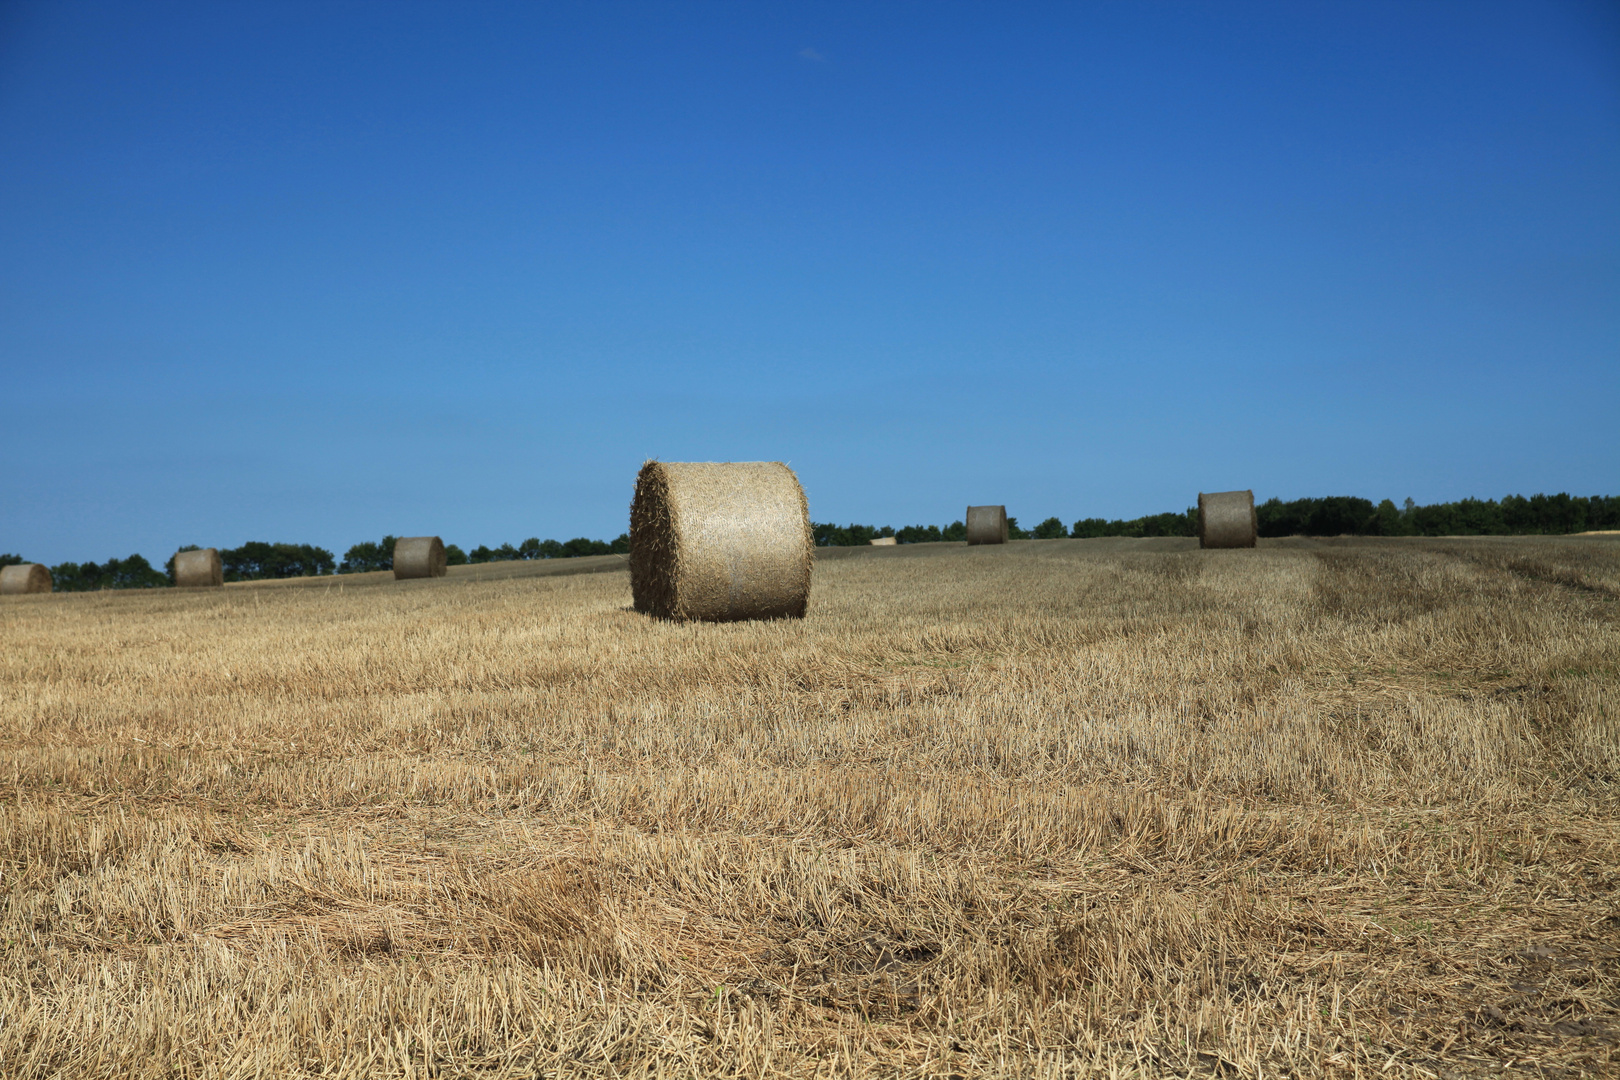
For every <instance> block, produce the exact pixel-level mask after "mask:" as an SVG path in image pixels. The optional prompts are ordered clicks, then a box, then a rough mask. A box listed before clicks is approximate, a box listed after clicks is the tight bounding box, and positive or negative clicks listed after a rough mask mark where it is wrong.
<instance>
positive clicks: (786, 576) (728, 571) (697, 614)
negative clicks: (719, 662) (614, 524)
mask: <svg viewBox="0 0 1620 1080" xmlns="http://www.w3.org/2000/svg"><path fill="white" fill-rule="evenodd" d="M814 561H815V537H814V535H813V534H812V533H811V531H810V508H809V505H808V504H807V503H806V502H805V498H804V489H803V488H802V487H800V486H799V478H798V477H797V476H795V475H794V474H793V470H792V469H790V468H788V467H787V466H786V465H784V464H782V463H781V462H779V461H735V462H675V461H649V462H647V463H646V464H645V465H643V466H642V467H641V473H640V474H639V475H638V476H637V477H636V495H635V501H634V502H633V503H631V505H630V591H631V594H632V595H633V597H634V599H635V607H636V610H637V611H642V612H646V613H648V614H651V615H657V616H660V617H663V618H667V619H701V620H705V621H709V622H728V621H732V620H737V619H773V618H795V619H798V618H803V617H804V612H805V608H806V606H807V605H808V604H809V602H810V567H811V565H812V564H813V563H814Z"/></svg>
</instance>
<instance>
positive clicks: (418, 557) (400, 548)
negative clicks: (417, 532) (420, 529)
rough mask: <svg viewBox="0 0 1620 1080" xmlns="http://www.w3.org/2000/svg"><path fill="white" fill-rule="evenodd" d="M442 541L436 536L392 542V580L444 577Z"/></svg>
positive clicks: (403, 538) (414, 537)
mask: <svg viewBox="0 0 1620 1080" xmlns="http://www.w3.org/2000/svg"><path fill="white" fill-rule="evenodd" d="M444 570H445V562H444V541H443V540H440V539H439V538H438V537H437V536H406V537H401V538H400V539H398V540H396V541H394V580H395V581H400V580H402V579H404V578H428V577H444Z"/></svg>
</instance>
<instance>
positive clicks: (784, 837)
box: [0, 540, 1620, 1076]
mask: <svg viewBox="0 0 1620 1080" xmlns="http://www.w3.org/2000/svg"><path fill="white" fill-rule="evenodd" d="M1143 547H1145V545H1144V546H1143ZM922 555H926V556H927V557H920V556H922ZM1617 596H1620V545H1617V544H1614V543H1612V542H1603V541H1584V542H1583V541H1568V540H1565V541H1553V540H1547V541H1531V540H1524V541H1476V542H1467V541H1442V542H1359V543H1358V542H1343V543H1316V544H1310V543H1294V544H1279V545H1273V546H1270V547H1262V548H1261V549H1259V550H1255V551H1213V552H1199V551H1196V550H1194V551H1154V550H1143V549H1142V548H1140V547H1133V546H1132V545H1130V544H1121V543H1117V542H1115V543H1108V544H1089V543H1086V542H1064V541H1060V542H1051V543H1027V544H1012V545H1008V546H1007V547H1005V548H974V549H964V548H955V549H942V550H939V551H937V552H934V553H926V552H906V551H904V550H903V549H902V550H901V551H899V552H893V551H890V552H873V553H861V557H857V558H843V559H839V560H834V561H828V562H826V563H824V564H823V565H820V566H818V567H817V569H816V574H815V588H814V593H813V597H812V603H811V610H810V616H809V618H807V619H805V620H803V621H782V622H770V623H747V624H730V625H719V626H715V625H680V624H674V623H666V622H660V621H656V620H651V619H647V618H645V617H643V616H640V615H637V614H635V613H634V612H632V611H631V610H629V588H628V580H627V578H626V577H625V576H624V575H622V574H592V575H588V576H578V577H547V578H531V579H521V578H520V579H514V580H504V581H467V580H457V579H454V578H452V579H444V580H439V581H428V582H409V583H400V584H399V585H398V586H394V587H386V588H384V587H372V588H348V589H345V588H340V587H320V588H254V587H243V588H228V589H224V590H219V591H215V592H208V593H203V592H173V591H167V590H165V591H162V592H155V593H149V594H141V595H135V594H127V593H126V594H111V593H109V594H99V595H91V596H74V597H63V596H45V597H23V598H16V599H15V600H12V601H8V602H7V603H6V604H4V605H3V606H0V631H3V633H4V643H5V647H4V652H3V655H0V742H3V745H4V748H5V754H4V760H5V761H6V765H5V766H4V771H3V772H0V798H3V801H0V873H3V875H4V877H3V879H0V880H3V881H4V889H5V891H4V897H5V906H4V911H3V915H0V941H3V945H0V949H3V953H0V956H3V959H0V1073H4V1074H5V1075H8V1076H9V1075H18V1076H47V1075H106V1076H113V1075H117V1076H142V1075H150V1076H171V1075H197V1076H257V1075H263V1076H269V1075H278V1076H284V1075H292V1076H300V1075H304V1076H331V1075H366V1076H411V1075H471V1074H477V1075H480V1076H500V1075H511V1076H528V1075H535V1074H536V1073H545V1072H547V1071H548V1070H549V1071H550V1072H553V1073H556V1074H559V1075H572V1074H600V1075H621V1076H635V1075H649V1076H652V1075H718V1074H737V1075H758V1076H775V1075H782V1076H799V1075H805V1076H808V1075H848V1076H857V1075H859V1076H864V1075H916V1076H932V1075H938V1076H949V1075H1007V1076H1024V1075H1040V1074H1048V1075H1069V1074H1082V1073H1087V1072H1089V1071H1093V1070H1109V1071H1115V1072H1120V1073H1127V1074H1128V1073H1131V1072H1135V1073H1138V1074H1142V1075H1181V1074H1185V1073H1188V1072H1191V1073H1200V1072H1202V1073H1211V1072H1219V1071H1222V1070H1234V1069H1235V1070H1238V1071H1241V1072H1243V1073H1244V1074H1245V1075H1248V1074H1255V1073H1259V1074H1262V1075H1264V1074H1279V1075H1281V1074H1300V1075H1314V1074H1321V1073H1329V1074H1331V1073H1335V1072H1341V1073H1343V1074H1345V1075H1351V1074H1357V1073H1368V1074H1371V1073H1374V1072H1377V1073H1380V1074H1381V1075H1390V1074H1410V1075H1444V1074H1448V1073H1454V1074H1460V1075H1469V1074H1475V1073H1480V1074H1483V1073H1485V1072H1493V1074H1494V1072H1495V1071H1498V1070H1500V1069H1501V1068H1502V1067H1503V1066H1504V1065H1506V1064H1508V1063H1510V1062H1518V1063H1524V1062H1530V1063H1533V1064H1534V1065H1535V1067H1536V1068H1541V1069H1551V1068H1563V1069H1569V1070H1573V1071H1574V1072H1575V1073H1577V1074H1579V1073H1587V1074H1594V1075H1595V1074H1597V1073H1601V1072H1603V1071H1605V1070H1609V1069H1613V1068H1616V1067H1617V1065H1620V1062H1617V1054H1616V1046H1617V1040H1620V961H1617V958H1616V948H1615V942H1616V941H1617V940H1620V908H1617V906H1616V892H1615V887H1616V884H1617V883H1620V872H1617V862H1620V829H1617V828H1616V823H1615V810H1616V807H1617V805H1620V800H1617V797H1616V796H1617V792H1620V787H1617V778H1620V676H1617V669H1620V634H1617V632H1616V619H1615V615H1616V612H1617V611H1620V600H1617Z"/></svg>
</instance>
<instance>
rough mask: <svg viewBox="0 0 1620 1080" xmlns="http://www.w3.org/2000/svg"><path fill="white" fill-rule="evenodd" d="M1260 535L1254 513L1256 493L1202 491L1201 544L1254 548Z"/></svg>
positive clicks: (1199, 533)
mask: <svg viewBox="0 0 1620 1080" xmlns="http://www.w3.org/2000/svg"><path fill="white" fill-rule="evenodd" d="M1259 535H1260V523H1259V521H1258V520H1257V519H1256V518H1255V514H1254V492H1252V491H1216V492H1211V493H1205V492H1202V491H1200V492H1199V493H1198V546H1199V547H1206V548H1252V547H1254V543H1255V539H1256V537H1258V536H1259Z"/></svg>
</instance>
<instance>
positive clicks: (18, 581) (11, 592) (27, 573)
mask: <svg viewBox="0 0 1620 1080" xmlns="http://www.w3.org/2000/svg"><path fill="white" fill-rule="evenodd" d="M50 591H51V572H50V571H49V570H47V569H45V567H44V566H42V565H40V564H39V563H37V562H25V563H18V564H17V565H16V566H6V567H0V596H21V595H22V594H23V593H36V592H50Z"/></svg>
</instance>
